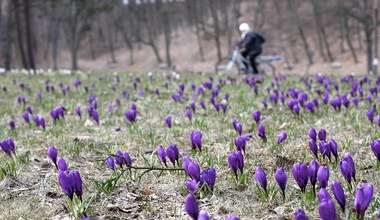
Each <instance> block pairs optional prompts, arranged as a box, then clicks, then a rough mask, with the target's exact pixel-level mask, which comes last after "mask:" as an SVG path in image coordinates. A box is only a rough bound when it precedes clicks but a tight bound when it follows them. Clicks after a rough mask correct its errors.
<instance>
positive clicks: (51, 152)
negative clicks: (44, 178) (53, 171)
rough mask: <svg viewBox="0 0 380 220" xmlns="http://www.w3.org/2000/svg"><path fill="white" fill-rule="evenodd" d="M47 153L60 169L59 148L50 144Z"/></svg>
mask: <svg viewBox="0 0 380 220" xmlns="http://www.w3.org/2000/svg"><path fill="white" fill-rule="evenodd" d="M47 154H48V157H49V158H50V160H51V161H52V162H53V163H54V165H55V167H56V168H57V169H58V165H57V158H58V150H57V148H55V147H54V146H49V148H48V152H47Z"/></svg>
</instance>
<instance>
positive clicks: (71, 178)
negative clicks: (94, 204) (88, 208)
mask: <svg viewBox="0 0 380 220" xmlns="http://www.w3.org/2000/svg"><path fill="white" fill-rule="evenodd" d="M58 182H59V185H60V186H61V188H62V191H63V192H64V193H65V194H66V195H67V196H68V197H69V198H70V200H73V197H74V194H75V195H76V196H77V197H78V198H79V199H80V200H81V201H82V194H83V190H82V185H83V182H82V178H81V176H80V174H79V172H78V171H77V170H72V171H70V170H66V171H62V172H60V173H59V174H58Z"/></svg>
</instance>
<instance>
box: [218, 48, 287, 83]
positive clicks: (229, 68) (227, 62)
mask: <svg viewBox="0 0 380 220" xmlns="http://www.w3.org/2000/svg"><path fill="white" fill-rule="evenodd" d="M282 60H283V58H282V56H280V55H269V56H258V57H257V59H256V63H257V67H258V70H259V73H260V74H269V73H271V74H272V75H273V76H274V75H275V71H276V68H275V67H274V66H273V64H272V62H274V61H282ZM244 63H247V64H248V69H247V66H246V65H245V64H244ZM215 72H216V73H235V74H240V73H253V71H252V67H251V66H250V65H249V60H247V59H246V58H245V57H243V56H242V55H241V53H240V52H239V49H238V48H235V50H234V52H233V53H232V55H230V56H227V57H223V58H222V59H220V60H218V62H217V63H216V64H215Z"/></svg>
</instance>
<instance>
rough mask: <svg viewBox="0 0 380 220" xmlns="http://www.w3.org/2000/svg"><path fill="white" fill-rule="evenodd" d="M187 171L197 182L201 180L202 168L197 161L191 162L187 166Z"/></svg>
mask: <svg viewBox="0 0 380 220" xmlns="http://www.w3.org/2000/svg"><path fill="white" fill-rule="evenodd" d="M187 172H188V174H189V176H190V177H191V178H192V179H193V180H195V181H197V182H199V181H200V180H201V169H200V167H199V164H198V163H197V162H193V161H192V162H190V163H189V165H188V166H187Z"/></svg>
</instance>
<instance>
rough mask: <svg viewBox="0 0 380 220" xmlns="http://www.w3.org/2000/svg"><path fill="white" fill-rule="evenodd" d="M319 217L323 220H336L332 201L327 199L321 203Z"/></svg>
mask: <svg viewBox="0 0 380 220" xmlns="http://www.w3.org/2000/svg"><path fill="white" fill-rule="evenodd" d="M319 216H320V217H321V219H322V220H335V219H336V210H335V206H334V203H333V202H332V201H331V199H326V200H322V201H320V202H319Z"/></svg>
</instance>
